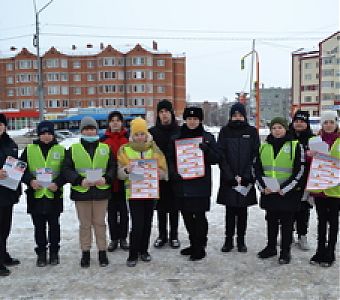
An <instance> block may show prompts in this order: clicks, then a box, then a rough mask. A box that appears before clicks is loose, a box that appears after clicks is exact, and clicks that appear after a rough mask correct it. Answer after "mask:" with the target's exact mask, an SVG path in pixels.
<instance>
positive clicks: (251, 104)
mask: <svg viewBox="0 0 340 300" xmlns="http://www.w3.org/2000/svg"><path fill="white" fill-rule="evenodd" d="M254 51H255V40H253V44H252V50H251V65H250V82H249V105H248V111H247V113H248V116H250V112H251V110H252V106H253V100H254V95H253V87H254V85H253V73H254Z"/></svg>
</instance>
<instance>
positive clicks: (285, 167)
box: [260, 141, 298, 184]
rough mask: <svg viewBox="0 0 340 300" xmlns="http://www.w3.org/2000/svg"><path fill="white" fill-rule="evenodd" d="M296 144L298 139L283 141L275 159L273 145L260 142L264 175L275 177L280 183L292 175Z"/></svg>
mask: <svg viewBox="0 0 340 300" xmlns="http://www.w3.org/2000/svg"><path fill="white" fill-rule="evenodd" d="M297 144H298V141H288V142H285V143H284V144H283V146H282V148H281V149H280V151H279V153H278V154H277V156H276V157H275V159H274V150H273V146H272V145H271V144H268V143H263V144H261V146H260V159H261V163H262V167H263V171H264V174H265V176H266V177H273V178H276V179H277V180H278V182H279V183H280V184H281V183H283V182H284V181H286V180H287V179H288V178H289V177H290V176H291V175H292V172H293V166H294V159H295V150H296V146H297Z"/></svg>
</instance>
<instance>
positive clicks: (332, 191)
mask: <svg viewBox="0 0 340 300" xmlns="http://www.w3.org/2000/svg"><path fill="white" fill-rule="evenodd" d="M330 155H331V156H333V157H336V158H337V159H338V160H340V139H339V138H337V139H336V141H335V142H334V144H333V145H332V147H331V150H330ZM338 176H339V174H338ZM324 193H325V195H327V196H329V197H333V198H340V185H339V184H338V185H337V186H335V187H332V188H329V189H327V190H324Z"/></svg>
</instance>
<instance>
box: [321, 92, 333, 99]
mask: <svg viewBox="0 0 340 300" xmlns="http://www.w3.org/2000/svg"><path fill="white" fill-rule="evenodd" d="M321 99H322V100H333V99H334V94H332V93H324V94H322V95H321Z"/></svg>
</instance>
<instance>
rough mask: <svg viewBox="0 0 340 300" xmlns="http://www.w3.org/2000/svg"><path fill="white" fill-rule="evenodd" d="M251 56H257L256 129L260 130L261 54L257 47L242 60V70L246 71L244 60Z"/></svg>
mask: <svg viewBox="0 0 340 300" xmlns="http://www.w3.org/2000/svg"><path fill="white" fill-rule="evenodd" d="M250 54H251V55H252V56H253V54H255V56H256V81H255V101H256V128H257V129H260V60H259V54H258V53H257V51H256V50H255V47H253V49H252V51H250V52H249V53H247V54H246V55H244V56H243V57H242V58H241V70H243V69H244V59H245V58H246V57H247V56H249V55H250ZM252 61H253V60H252ZM251 84H252V83H251ZM250 93H251V91H250Z"/></svg>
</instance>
